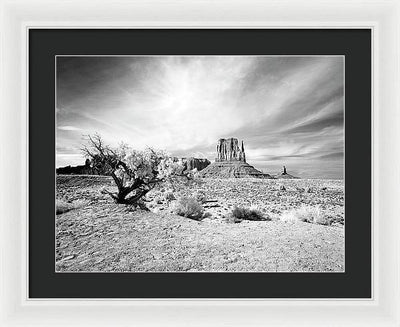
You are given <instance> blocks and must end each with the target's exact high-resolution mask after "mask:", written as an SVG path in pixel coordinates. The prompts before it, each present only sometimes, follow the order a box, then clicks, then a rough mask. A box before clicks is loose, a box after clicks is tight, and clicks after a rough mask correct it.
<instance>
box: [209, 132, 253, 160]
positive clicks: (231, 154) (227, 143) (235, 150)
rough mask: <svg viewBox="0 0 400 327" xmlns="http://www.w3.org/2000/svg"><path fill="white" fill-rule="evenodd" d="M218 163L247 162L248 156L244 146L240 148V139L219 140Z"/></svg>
mask: <svg viewBox="0 0 400 327" xmlns="http://www.w3.org/2000/svg"><path fill="white" fill-rule="evenodd" d="M215 161H216V162H223V161H242V162H246V154H245V152H244V144H243V141H242V146H241V147H239V142H238V139H236V138H229V139H219V140H218V143H217V157H216V158H215Z"/></svg>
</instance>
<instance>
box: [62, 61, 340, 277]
mask: <svg viewBox="0 0 400 327" xmlns="http://www.w3.org/2000/svg"><path fill="white" fill-rule="evenodd" d="M55 73H56V74H55V82H56V88H55V111H56V121H55V129H56V162H55V170H56V194H55V202H56V212H55V249H56V255H55V271H56V272H63V273H66V272H70V273H74V272H109V273H113V272H131V273H135V272H148V273H151V272H165V273H168V272H180V273H184V272H187V273H190V272H266V273H276V272H279V273H282V272H324V273H330V272H345V233H344V230H345V192H344V187H345V185H344V170H345V169H344V150H345V149H344V138H345V135H344V119H345V108H344V98H345V94H344V88H345V85H344V80H345V57H344V56H341V55H332V56H329V55H318V56H314V55H313V56H311V55H309V56H306V55H298V56H295V55H290V56H289V55H273V56H272V55H263V56H261V55H260V56H239V55H238V56H232V55H230V56H223V55H221V56H214V55H209V56H179V55H174V56H167V55H166V56H152V55H140V56H130V55H124V56H122V55H113V56H111V55H104V56H91V55H84V56H83V55H79V56H78V55H58V56H56V57H55Z"/></svg>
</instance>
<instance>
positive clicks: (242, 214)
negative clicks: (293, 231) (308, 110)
mask: <svg viewBox="0 0 400 327" xmlns="http://www.w3.org/2000/svg"><path fill="white" fill-rule="evenodd" d="M232 217H234V218H237V219H241V220H269V219H267V218H266V217H264V214H263V213H262V212H261V211H260V210H258V209H256V208H241V207H235V208H233V210H232Z"/></svg>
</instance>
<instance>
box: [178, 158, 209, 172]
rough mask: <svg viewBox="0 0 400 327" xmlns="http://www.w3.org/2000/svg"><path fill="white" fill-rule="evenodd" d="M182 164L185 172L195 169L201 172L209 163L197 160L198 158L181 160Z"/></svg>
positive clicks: (206, 160)
mask: <svg viewBox="0 0 400 327" xmlns="http://www.w3.org/2000/svg"><path fill="white" fill-rule="evenodd" d="M182 163H183V165H184V167H185V169H184V171H185V170H193V169H197V171H200V170H203V169H204V168H206V167H207V166H208V165H209V164H210V163H211V162H210V160H208V159H199V158H193V157H190V158H182Z"/></svg>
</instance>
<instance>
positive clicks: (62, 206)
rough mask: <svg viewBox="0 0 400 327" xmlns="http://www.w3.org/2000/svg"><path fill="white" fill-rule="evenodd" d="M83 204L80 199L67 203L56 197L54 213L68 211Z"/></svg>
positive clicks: (58, 213) (59, 213)
mask: <svg viewBox="0 0 400 327" xmlns="http://www.w3.org/2000/svg"><path fill="white" fill-rule="evenodd" d="M83 204H84V203H83V202H82V201H75V202H73V203H69V202H66V201H64V200H61V199H56V214H57V215H61V214H63V213H66V212H68V211H71V210H74V209H77V208H80V207H82V206H83Z"/></svg>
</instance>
